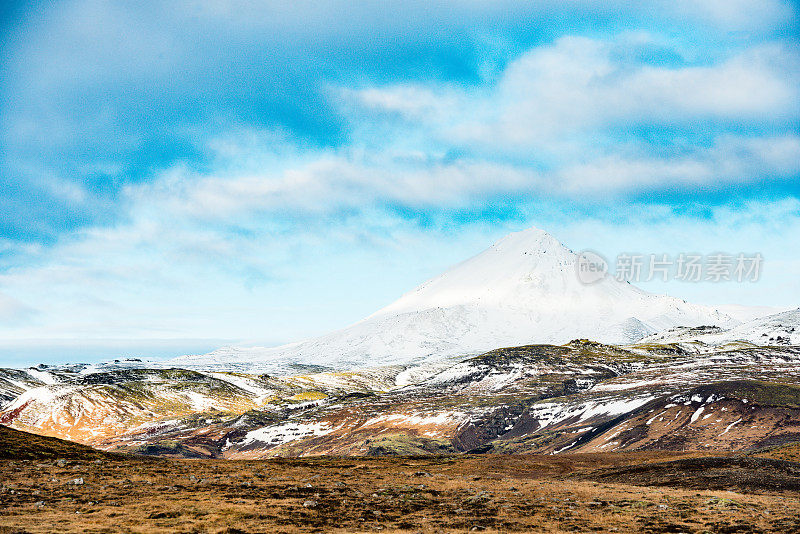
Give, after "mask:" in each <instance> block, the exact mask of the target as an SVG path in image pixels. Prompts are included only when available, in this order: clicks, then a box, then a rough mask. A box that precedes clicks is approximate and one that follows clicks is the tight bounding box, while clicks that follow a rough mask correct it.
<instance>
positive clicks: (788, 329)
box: [642, 308, 800, 347]
mask: <svg viewBox="0 0 800 534" xmlns="http://www.w3.org/2000/svg"><path fill="white" fill-rule="evenodd" d="M642 342H645V343H693V342H694V343H697V342H699V343H702V344H705V345H710V346H712V347H714V346H720V345H727V344H730V343H737V342H745V343H752V344H754V345H766V346H770V345H800V308H797V309H795V310H789V311H784V312H781V313H776V314H773V315H768V316H766V317H759V318H757V319H753V320H752V321H748V322H746V323H743V324H741V325H738V326H736V327H734V328H730V329H725V328H714V329H712V328H705V329H690V328H673V329H670V330H667V331H664V332H659V333H658V334H655V335H652V336H649V337H647V338H645V339H643V340H642Z"/></svg>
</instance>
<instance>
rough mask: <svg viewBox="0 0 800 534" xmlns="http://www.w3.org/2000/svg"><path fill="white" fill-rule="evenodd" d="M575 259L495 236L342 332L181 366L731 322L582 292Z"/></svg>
mask: <svg viewBox="0 0 800 534" xmlns="http://www.w3.org/2000/svg"><path fill="white" fill-rule="evenodd" d="M576 260H577V255H576V254H575V253H573V252H572V251H571V250H569V249H567V248H566V247H565V246H563V245H562V244H561V243H559V242H558V241H557V240H556V239H555V238H553V237H552V236H551V235H549V234H548V233H547V232H544V231H542V230H539V229H536V228H532V229H529V230H526V231H523V232H517V233H513V234H510V235H508V236H506V237H505V238H503V239H501V240H500V241H498V242H497V243H495V244H494V245H492V246H491V247H490V248H489V249H487V250H486V251H484V252H482V253H481V254H478V255H477V256H475V257H473V258H470V259H468V260H467V261H465V262H462V263H461V264H459V265H456V266H455V267H453V268H452V269H450V270H448V271H446V272H445V273H444V274H442V275H440V276H437V277H436V278H433V279H431V280H429V281H428V282H425V283H424V284H422V285H421V286H419V287H418V288H416V289H414V290H413V291H411V292H409V293H407V294H405V295H403V296H402V297H401V298H400V299H398V300H397V301H396V302H394V303H392V304H390V305H389V306H387V307H385V308H383V309H381V310H379V311H378V312H376V313H375V314H373V315H371V316H369V317H367V318H366V319H364V320H362V321H360V322H359V323H356V324H355V325H352V326H350V327H348V328H345V329H344V330H340V331H337V332H333V333H331V334H328V335H325V336H322V337H319V338H316V339H312V340H309V341H304V342H301V343H295V344H292V345H285V346H282V347H276V348H260V347H252V348H241V347H237V348H230V349H220V350H218V351H215V352H213V353H210V354H207V355H201V356H183V357H181V358H178V359H176V360H173V362H174V363H175V364H176V365H181V366H198V367H202V366H214V365H223V366H225V365H232V364H247V365H255V366H257V367H262V368H265V369H271V370H273V372H277V371H280V370H282V369H285V368H287V366H288V365H289V364H291V363H303V364H316V365H324V366H329V367H333V368H353V367H363V366H375V365H390V364H410V363H420V362H423V361H429V360H432V359H438V358H442V357H449V356H463V355H469V354H477V353H481V352H485V351H487V350H490V349H494V348H497V347H504V346H506V347H507V346H514V345H523V344H529V343H558V344H560V343H566V342H568V341H570V340H572V339H576V338H588V339H592V340H596V341H601V342H605V343H629V342H632V341H635V340H637V339H640V338H642V337H644V336H646V335H649V334H652V333H653V332H657V331H661V330H664V329H667V328H670V327H674V326H677V325H684V326H699V325H718V326H722V327H728V328H729V327H732V326H734V325H736V324H738V322H737V321H735V320H734V319H732V318H731V317H729V316H727V315H725V314H723V313H721V312H719V311H717V310H715V309H712V308H709V307H706V306H699V305H694V304H689V303H687V302H685V301H683V300H680V299H676V298H673V297H668V296H660V295H653V294H650V293H647V292H645V291H642V290H640V289H638V288H636V287H634V286H632V285H631V284H628V283H623V282H618V281H617V280H614V279H613V278H611V277H609V276H607V277H605V278H603V279H601V280H599V281H598V282H596V283H594V284H591V285H585V284H583V283H581V281H580V280H579V279H578V277H577V275H576V267H575V263H576Z"/></svg>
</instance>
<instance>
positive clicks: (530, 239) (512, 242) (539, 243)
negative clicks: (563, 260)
mask: <svg viewBox="0 0 800 534" xmlns="http://www.w3.org/2000/svg"><path fill="white" fill-rule="evenodd" d="M492 249H494V250H498V251H509V252H517V251H518V252H529V253H531V252H532V253H535V252H542V253H547V252H567V253H570V254H571V253H572V251H571V250H570V249H568V248H567V247H565V246H564V245H563V244H562V243H561V242H560V241H559V240H558V239H556V238H555V237H553V236H552V235H550V234H549V233H547V232H545V231H544V230H542V229H540V228H536V227H535V226H534V227H531V228H528V229H527V230H520V231H518V232H511V233H510V234H508V235H506V236H505V237H503V238H501V239H499V240H498V241H496V242H495V243H494V244H493V245H492V246H491V247H490V250H492Z"/></svg>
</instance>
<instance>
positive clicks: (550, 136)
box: [0, 0, 800, 341]
mask: <svg viewBox="0 0 800 534" xmlns="http://www.w3.org/2000/svg"><path fill="white" fill-rule="evenodd" d="M12 15H13V19H14V20H13V21H12V23H7V25H6V27H5V28H4V31H3V34H2V37H1V38H0V39H2V41H1V42H0V51H1V54H0V60H1V61H2V69H0V147H2V148H0V187H2V190H3V195H2V196H0V291H2V293H0V318H2V319H3V324H2V325H0V334H3V335H6V336H9V337H41V336H49V337H59V338H69V337H87V336H92V335H94V336H99V337H103V336H111V337H114V336H116V337H121V338H130V337H151V338H164V337H173V338H197V337H201V336H204V335H211V336H213V337H216V338H228V339H229V338H237V337H260V338H262V339H267V338H269V339H272V340H275V341H285V340H289V339H294V338H297V337H298V336H302V335H308V334H312V333H319V332H321V331H323V330H325V329H327V328H333V327H336V326H343V322H346V321H347V320H356V319H358V318H359V317H360V316H362V315H365V314H367V313H369V312H371V311H373V310H374V309H375V308H377V307H379V306H380V305H382V304H385V303H386V302H388V301H389V300H391V299H392V298H393V297H395V296H397V294H399V293H400V292H402V291H403V290H405V289H408V288H409V287H411V286H413V285H414V284H416V283H418V282H420V281H421V280H422V279H424V278H425V277H427V276H428V275H432V274H435V273H436V271H437V270H439V269H441V268H444V267H446V266H447V265H448V264H450V263H452V262H455V261H458V260H460V259H463V257H464V256H468V255H469V254H472V253H475V252H477V251H478V250H480V249H481V248H482V247H483V246H485V245H487V244H488V243H489V242H490V241H491V240H492V239H494V238H497V237H500V236H501V235H502V234H503V233H505V232H507V231H510V230H514V229H519V228H522V227H525V226H529V225H533V224H536V225H539V226H542V227H545V228H546V229H548V230H553V232H554V233H555V234H556V235H559V236H560V234H559V232H563V235H564V236H565V240H567V242H568V244H569V245H573V246H575V247H578V246H579V245H581V244H583V245H585V246H592V244H591V243H580V241H581V239H582V238H581V237H580V236H581V235H582V234H581V231H582V232H585V235H596V236H602V235H611V236H616V237H615V238H614V239H609V240H605V241H604V244H603V246H604V247H605V248H606V250H607V251H612V250H613V249H614V248H615V247H617V246H619V243H621V242H623V241H625V242H632V243H638V244H639V246H641V247H658V241H653V239H652V237H648V234H647V232H651V233H653V234H654V235H662V240H663V241H662V242H663V243H667V242H670V241H669V240H670V238H669V237H668V236H669V235H681V236H683V238H684V239H686V240H688V242H692V241H691V240H692V239H699V238H698V237H697V235H710V236H716V238H718V239H720V240H723V242H722V243H721V245H720V246H728V245H729V246H730V247H733V248H737V247H753V246H758V243H759V240H757V239H755V238H754V236H757V235H759V234H764V233H766V232H772V234H770V235H772V240H768V242H765V243H764V247H765V248H769V249H770V250H771V251H773V253H774V255H775V256H780V260H779V261H780V262H782V263H781V265H783V266H787V265H788V266H791V265H794V264H793V263H792V262H794V261H797V258H794V257H791V256H787V255H786V253H783V252H779V251H780V246H779V244H780V243H781V242H782V241H781V240H782V239H784V237H785V235H789V234H787V233H786V232H789V230H776V228H777V225H779V224H784V225H785V227H786V228H791V229H796V228H798V226H797V220H798V218H800V213H799V212H798V209H797V204H796V202H797V198H798V197H800V128H798V125H799V124H800V94H798V93H800V47H798V44H797V43H798V39H797V38H798V35H797V12H796V8H795V5H794V3H793V2H789V1H780V0H734V1H724V2H723V1H720V0H701V1H692V2H690V1H683V0H681V1H677V2H675V1H672V2H667V1H662V0H652V1H649V2H628V1H624V0H623V1H616V2H600V1H595V0H571V1H570V2H566V3H565V2H563V1H562V2H555V1H549V0H548V1H544V2H505V1H502V2H482V1H477V0H476V1H467V2H458V3H456V2H450V1H444V0H434V1H431V2H407V1H406V2H400V1H399V0H398V1H395V0H390V1H388V2H380V3H371V2H366V3H361V4H358V5H357V6H356V5H354V4H353V3H352V2H345V1H343V0H342V1H340V0H328V1H323V2H294V3H286V2H272V1H270V2H259V3H252V2H239V1H233V0H230V1H228V0H218V1H212V2H208V1H206V2H195V1H189V0H186V1H181V2H175V3H171V4H169V5H164V4H163V3H156V2H149V1H145V2H141V3H136V4H121V3H118V2H109V1H104V0H87V1H81V2H67V3H61V4H58V5H53V6H37V5H35V4H30V5H25V4H22V5H21V6H20V7H19V8H18V9H16V10H14V11H13V13H12ZM770 212H773V213H772V214H770ZM737 221H739V223H740V224H741V228H742V233H741V234H740V235H728V234H726V231H725V230H726V229H728V228H731V227H734V226H736V224H737ZM781 221H783V222H782V223H781ZM591 229H594V230H591ZM579 230H580V231H579ZM726 236H727V237H726ZM782 236H784V237H782ZM603 239H605V238H603ZM603 239H601V241H603ZM726 239H727V241H725V240H726ZM569 240H572V242H570V241H569ZM707 243H708V242H707V241H703V242H702V243H700V242H699V241H697V244H698V245H697V246H698V247H699V246H701V245H702V246H706V245H707ZM595 246H600V245H595ZM662 246H666V245H662ZM431 251H433V252H431ZM411 258H417V259H414V260H412V259H411ZM419 258H423V259H424V261H423V260H422V259H419ZM323 259H324V261H323ZM776 261H778V260H776ZM354 266H359V271H358V272H355V271H354V269H355V267H354ZM789 271H790V269H789V268H784V269H783V270H782V271H780V270H777V271H775V272H776V273H782V274H776V275H775V276H778V278H775V279H772V281H770V280H769V279H768V280H767V282H766V283H768V284H772V285H773V286H774V287H776V286H778V285H780V284H781V283H783V284H784V286H785V287H787V288H789V289H788V290H787V291H783V292H782V293H781V295H782V296H781V298H784V297H785V298H789V297H791V296H794V297H797V296H800V295H798V294H797V285H796V284H794V285H792V282H791V281H790V280H789V278H790V276H789V274H788V273H789ZM359 291H361V293H359ZM681 291H684V292H685V293H684V294H683V295H682V296H686V297H687V298H692V296H693V295H697V296H701V297H702V299H703V300H708V301H713V300H714V299H715V297H714V290H713V288H712V289H708V288H706V289H701V288H690V287H686V288H682V289H681ZM792 291H794V293H792ZM763 294H766V293H764V292H762V295H763ZM787 295H788V296H787ZM764 304H771V303H770V302H764ZM334 308H335V309H334ZM34 309H35V310H36V312H35V313H34V312H32V310H34ZM19 318H22V319H24V320H17V319H19ZM12 319H13V321H12ZM259 332H262V333H263V334H259Z"/></svg>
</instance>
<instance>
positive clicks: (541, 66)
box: [360, 35, 800, 153]
mask: <svg viewBox="0 0 800 534" xmlns="http://www.w3.org/2000/svg"><path fill="white" fill-rule="evenodd" d="M630 39H635V40H641V39H642V36H641V35H633V36H631V35H628V36H622V37H618V38H617V39H616V40H611V41H606V40H598V39H589V38H585V37H574V36H572V37H562V38H560V39H559V40H557V41H556V42H555V43H553V44H552V45H547V46H542V47H538V48H534V49H532V50H530V51H529V52H527V53H526V54H524V55H522V56H521V57H520V58H518V59H517V60H515V61H514V62H512V63H511V64H510V65H509V66H508V67H507V68H506V69H505V71H504V72H503V73H502V76H501V77H500V79H499V81H498V82H497V84H496V86H495V87H494V89H493V90H489V91H481V92H470V91H461V92H459V91H457V90H456V89H455V88H440V87H436V88H426V87H421V86H390V87H387V88H383V89H380V88H374V87H373V88H369V89H365V90H364V91H362V92H361V93H360V98H361V100H362V102H363V103H364V104H365V105H367V106H369V107H371V108H383V109H385V110H387V111H390V112H392V113H398V114H401V115H404V116H406V117H407V118H408V119H409V120H410V121H415V122H419V123H422V124H423V125H425V127H427V128H429V129H430V130H431V132H432V133H433V134H434V135H436V136H437V137H438V138H439V139H450V140H456V141H461V142H462V143H466V144H468V145H470V146H472V147H479V148H480V147H483V148H485V147H487V146H490V147H493V148H494V149H496V150H504V149H508V148H509V147H511V148H512V149H513V148H516V149H518V150H523V149H528V150H539V151H544V152H545V153H553V152H555V153H558V152H560V151H563V150H564V147H565V144H569V143H570V142H572V139H573V138H574V137H575V136H576V135H577V136H582V135H586V134H591V133H594V134H596V135H599V136H607V135H609V132H610V131H611V132H613V131H625V130H626V129H630V128H633V127H635V126H637V125H648V126H662V127H663V126H673V125H693V126H694V127H699V124H701V123H703V122H714V121H729V122H730V121H745V122H750V123H753V124H762V123H765V122H772V121H778V122H782V123H786V122H787V121H789V120H792V119H796V118H797V117H798V116H800V89H798V87H800V85H799V84H798V82H799V81H800V59H798V57H797V55H796V53H795V52H794V51H792V50H790V49H787V48H786V47H784V46H781V45H777V44H771V45H761V46H754V47H752V48H750V49H747V50H744V51H742V52H740V53H738V54H736V55H734V56H732V57H729V58H728V59H726V60H723V61H720V62H717V63H715V64H712V65H707V66H706V65H704V66H695V65H692V66H681V67H670V66H653V65H648V64H645V63H636V62H631V61H629V60H625V59H622V58H621V57H619V56H618V55H617V54H616V51H618V50H620V49H626V48H627V47H629V46H630V44H631V43H630V42H629V40H630Z"/></svg>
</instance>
